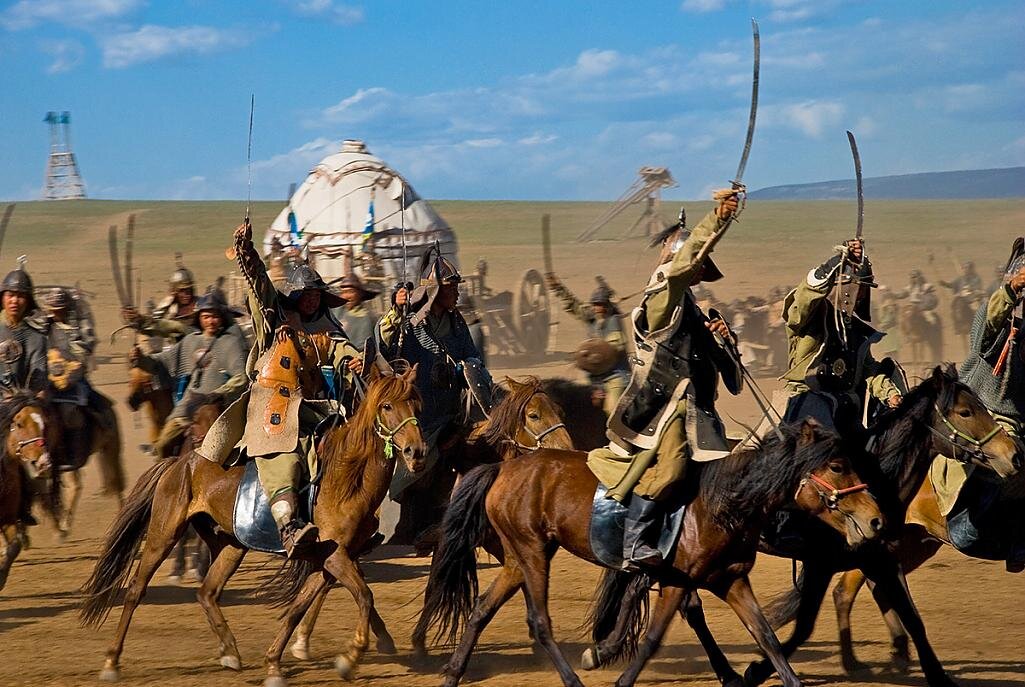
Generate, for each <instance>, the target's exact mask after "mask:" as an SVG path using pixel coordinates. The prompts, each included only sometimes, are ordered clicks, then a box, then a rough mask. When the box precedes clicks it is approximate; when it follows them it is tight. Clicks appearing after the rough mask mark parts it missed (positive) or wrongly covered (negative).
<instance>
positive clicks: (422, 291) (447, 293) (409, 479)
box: [378, 246, 491, 544]
mask: <svg viewBox="0 0 1025 687" xmlns="http://www.w3.org/2000/svg"><path fill="white" fill-rule="evenodd" d="M419 275H420V284H419V286H418V287H417V288H416V289H414V290H413V292H412V293H409V291H408V290H407V289H406V288H404V287H400V288H399V289H398V291H397V292H396V293H395V298H394V301H395V305H394V306H393V307H392V309H391V310H390V311H389V312H388V314H386V315H385V316H384V317H383V318H381V321H380V323H379V324H378V336H379V340H380V345H381V353H382V354H383V355H384V357H385V358H386V359H388V360H393V359H395V358H402V359H405V360H407V361H409V363H410V364H414V365H419V370H420V372H419V374H417V376H416V386H417V389H418V390H419V391H420V394H421V396H422V398H423V411H422V413H421V416H420V417H419V420H420V428H421V431H422V432H423V436H424V441H425V442H426V443H427V455H426V465H425V467H424V470H423V471H422V472H420V473H417V474H412V473H410V472H409V471H407V470H406V469H405V468H404V467H402V465H401V464H400V465H399V466H398V468H397V470H396V473H395V478H394V479H393V480H392V484H391V498H392V499H393V500H395V501H398V502H399V503H400V504H401V506H402V508H401V512H400V516H399V522H398V525H397V526H396V529H395V534H394V535H393V537H392V540H391V541H392V543H404V544H411V543H414V542H415V541H416V540H417V538H418V536H419V535H420V534H422V533H424V532H426V531H427V530H429V529H430V528H431V527H432V526H433V525H434V524H436V523H438V522H439V521H440V520H441V515H442V514H443V513H444V510H445V505H446V504H447V502H448V493H449V491H450V489H451V487H452V482H453V480H454V474H453V473H452V471H451V470H450V469H449V467H450V466H446V465H442V464H440V463H439V460H438V459H439V454H440V451H441V450H442V449H443V448H447V447H448V446H447V445H448V443H449V442H451V441H453V440H454V439H455V438H456V436H457V430H458V428H459V427H460V426H461V425H462V424H463V423H464V422H465V420H466V418H465V417H464V415H465V410H464V404H463V392H464V390H466V391H467V392H468V393H469V394H470V395H471V397H472V398H473V400H475V401H476V403H477V404H478V405H479V406H481V407H482V408H483V409H484V412H487V411H489V410H490V394H491V375H490V374H489V373H488V371H487V369H485V368H484V365H483V363H482V362H481V358H480V352H479V351H478V350H477V347H476V346H475V345H474V343H473V340H472V338H471V335H470V330H469V327H468V326H467V324H466V321H465V320H464V319H463V316H462V315H461V314H460V312H459V310H458V309H457V307H456V305H457V304H458V302H459V284H460V282H462V281H463V278H462V276H461V275H460V274H459V270H458V269H456V266H455V265H454V264H453V263H452V262H451V261H450V260H448V259H447V258H445V257H443V256H442V255H441V251H440V249H439V248H437V247H436V246H435V247H432V248H431V249H430V250H428V251H427V253H425V254H424V256H423V258H422V259H421V261H420V270H419ZM407 309H408V317H407V316H406V314H405V313H406V310H407Z"/></svg>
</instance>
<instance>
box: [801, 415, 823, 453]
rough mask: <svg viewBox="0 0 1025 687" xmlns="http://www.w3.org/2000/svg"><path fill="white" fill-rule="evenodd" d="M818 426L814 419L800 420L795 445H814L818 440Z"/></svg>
mask: <svg viewBox="0 0 1025 687" xmlns="http://www.w3.org/2000/svg"><path fill="white" fill-rule="evenodd" d="M819 426H820V425H819V422H818V420H815V419H814V418H810V417H806V418H805V419H804V420H802V421H801V427H800V429H799V430H798V432H799V437H798V441H797V443H798V444H799V445H801V446H807V445H808V444H814V443H815V442H816V441H817V440H818V438H819Z"/></svg>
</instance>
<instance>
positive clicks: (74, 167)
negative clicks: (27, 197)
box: [43, 112, 85, 200]
mask: <svg viewBox="0 0 1025 687" xmlns="http://www.w3.org/2000/svg"><path fill="white" fill-rule="evenodd" d="M43 121H44V122H46V123H47V124H49V125H50V157H49V158H48V159H47V160H46V181H45V182H44V183H43V200H71V199H72V198H85V183H83V181H82V175H81V174H80V173H79V171H78V162H76V161H75V153H73V152H72V150H71V113H70V112H47V113H46V118H45V119H43Z"/></svg>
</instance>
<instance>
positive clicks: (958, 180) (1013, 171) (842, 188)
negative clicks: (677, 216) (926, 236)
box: [751, 167, 1025, 200]
mask: <svg viewBox="0 0 1025 687" xmlns="http://www.w3.org/2000/svg"><path fill="white" fill-rule="evenodd" d="M864 186H865V197H866V198H872V199H908V200H910V199H921V200H936V199H945V200H951V199H977V198H1023V197H1025V167H1007V168H1004V169H973V170H964V171H958V172H928V173H923V174H902V175H900V176H888V177H871V178H867V179H865V180H864ZM856 193H857V188H856V184H855V181H854V179H840V180H837V181H820V182H817V183H813V184H789V185H786V186H769V187H767V188H762V189H758V190H757V191H752V192H751V198H752V200H840V199H847V198H855V197H856Z"/></svg>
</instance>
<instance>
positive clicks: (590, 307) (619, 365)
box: [545, 273, 630, 415]
mask: <svg viewBox="0 0 1025 687" xmlns="http://www.w3.org/2000/svg"><path fill="white" fill-rule="evenodd" d="M545 281H546V282H547V283H548V288H549V289H551V290H552V292H554V293H555V295H556V296H558V297H559V300H560V301H562V307H563V310H565V311H566V312H568V313H570V314H571V315H573V316H574V317H576V318H577V319H578V320H580V321H581V322H583V323H584V325H585V326H586V327H587V340H586V341H584V342H583V343H582V344H581V345H580V347H579V348H577V351H576V353H574V356H573V357H574V359H575V361H576V364H577V367H579V368H580V369H582V370H583V371H584V372H586V373H587V378H588V381H589V382H590V384H591V387H592V388H593V389H594V390H595V393H594V396H593V398H594V400H595V405H596V406H600V407H602V408H603V409H604V410H605V414H606V415H611V414H612V411H613V409H615V407H616V404H617V403H618V402H619V397H620V396H622V395H623V391H624V390H625V389H626V385H627V382H629V381H630V364H629V363H628V362H627V355H626V333H625V332H624V331H623V319H622V315H620V312H619V310H618V309H617V308H616V306H615V304H614V303H613V302H612V290H611V289H610V288H609V287H608V285H607V284H605V281H604V280H603V279H601V278H600V277H599V279H598V287H597V288H596V289H595V290H594V291H593V292H592V293H591V298H590V300H589V301H588V302H587V304H584V303H581V302H580V301H579V300H577V297H576V296H574V295H573V292H572V291H570V290H569V289H568V288H566V287H565V286H564V285H563V284H562V282H560V281H559V279H558V277H556V276H555V275H554V274H552V273H549V274H546V275H545Z"/></svg>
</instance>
